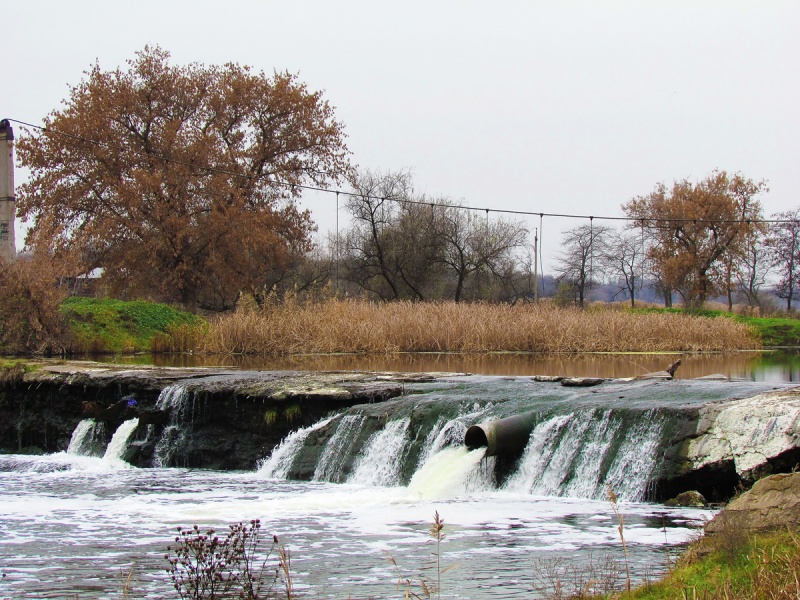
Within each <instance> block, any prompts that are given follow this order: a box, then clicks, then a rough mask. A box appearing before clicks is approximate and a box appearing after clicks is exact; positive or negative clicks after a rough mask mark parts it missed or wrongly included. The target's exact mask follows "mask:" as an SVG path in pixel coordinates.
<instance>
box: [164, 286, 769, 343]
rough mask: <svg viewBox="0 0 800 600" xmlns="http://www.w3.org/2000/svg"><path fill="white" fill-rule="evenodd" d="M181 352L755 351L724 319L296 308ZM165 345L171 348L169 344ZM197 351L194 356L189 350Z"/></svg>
mask: <svg viewBox="0 0 800 600" xmlns="http://www.w3.org/2000/svg"><path fill="white" fill-rule="evenodd" d="M180 337H181V339H180V340H176V341H175V343H174V346H177V347H182V348H184V349H187V350H188V349H192V350H194V351H197V352H206V353H217V354H226V353H230V354H261V355H287V354H318V353H367V354H381V353H396V352H669V351H683V352H694V351H730V350H741V349H754V348H758V347H759V342H758V341H757V340H756V338H755V336H754V335H753V334H752V333H751V331H750V329H749V328H748V327H747V326H745V325H742V324H739V323H736V322H734V321H732V320H730V319H726V318H716V319H709V318H703V317H694V316H688V315H683V314H636V313H630V312H626V311H621V310H613V309H612V310H602V309H596V308H595V309H592V310H585V311H581V310H578V309H570V308H556V307H553V306H551V305H549V304H538V305H534V304H525V305H517V306H510V305H507V304H457V303H455V302H424V303H423V302H392V303H384V304H376V303H371V302H366V301H361V300H348V299H345V300H340V299H329V300H325V301H322V302H318V303H299V302H297V301H294V300H291V299H290V300H289V301H287V302H284V303H282V304H271V305H267V306H265V307H264V308H263V309H256V310H253V309H245V310H239V311H237V312H235V313H231V314H227V315H224V316H221V317H219V318H218V319H216V320H215V321H213V322H212V323H211V324H210V326H209V327H208V330H207V331H205V332H203V333H202V335H198V336H191V335H187V334H186V332H182V335H181V336H180ZM165 345H167V344H165ZM187 346H192V348H187Z"/></svg>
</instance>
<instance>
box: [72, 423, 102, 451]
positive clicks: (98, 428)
mask: <svg viewBox="0 0 800 600" xmlns="http://www.w3.org/2000/svg"><path fill="white" fill-rule="evenodd" d="M106 439H107V438H106V426H105V423H102V422H101V423H96V422H95V420H94V419H83V420H82V421H81V422H80V423H78V425H77V426H76V427H75V430H74V431H73V432H72V436H71V437H70V440H69V446H67V454H74V455H76V456H100V455H102V452H103V451H102V448H103V447H104V446H105V442H106Z"/></svg>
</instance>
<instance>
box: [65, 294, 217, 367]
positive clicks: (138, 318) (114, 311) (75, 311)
mask: <svg viewBox="0 0 800 600" xmlns="http://www.w3.org/2000/svg"><path fill="white" fill-rule="evenodd" d="M61 312H62V313H63V314H64V316H65V317H66V318H67V321H68V323H69V328H70V331H71V333H72V337H73V340H74V341H73V348H72V350H73V351H74V352H78V353H82V352H89V353H93V352H101V353H102V352H115V353H116V352H139V351H150V350H151V346H152V342H153V338H154V337H155V336H157V335H158V334H163V333H165V332H166V331H167V330H168V328H170V327H177V326H181V325H195V324H197V323H199V322H200V321H202V319H200V318H199V317H197V316H195V315H192V314H191V313H187V312H183V311H180V310H177V309H175V308H172V307H171V306H167V305H166V304H156V303H154V302H145V301H143V300H133V301H123V300H110V299H106V300H99V299H96V298H81V297H77V296H73V297H70V298H67V299H66V300H65V301H64V303H63V304H62V305H61Z"/></svg>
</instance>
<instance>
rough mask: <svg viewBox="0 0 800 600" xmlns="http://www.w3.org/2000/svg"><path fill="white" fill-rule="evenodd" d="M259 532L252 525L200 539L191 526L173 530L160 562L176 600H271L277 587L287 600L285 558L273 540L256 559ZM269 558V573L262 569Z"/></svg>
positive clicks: (288, 579) (254, 523)
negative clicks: (163, 563) (165, 565)
mask: <svg viewBox="0 0 800 600" xmlns="http://www.w3.org/2000/svg"><path fill="white" fill-rule="evenodd" d="M260 530H261V522H260V521H259V520H258V519H255V520H252V521H250V522H249V523H236V524H234V525H231V526H230V527H229V532H228V535H227V536H226V537H224V538H220V537H219V536H217V535H215V533H216V532H215V530H214V529H209V530H207V531H206V532H205V533H204V532H202V531H201V530H200V528H199V527H198V526H197V525H195V526H194V527H192V528H191V529H183V528H182V527H178V535H177V536H176V537H175V546H174V547H172V546H168V547H167V554H166V555H165V556H164V558H166V559H167V561H169V568H168V569H167V573H169V576H170V579H171V580H172V584H173V587H174V588H175V590H176V591H177V592H178V596H179V597H180V598H193V599H199V598H209V599H213V598H230V597H234V598H243V599H246V600H257V599H259V598H272V597H275V594H274V590H275V587H276V586H277V585H279V584H282V585H283V592H284V597H285V598H287V599H290V598H293V597H294V590H293V587H292V580H291V574H290V557H289V552H288V551H287V550H286V549H284V548H283V547H281V546H280V545H279V544H278V538H277V537H275V536H273V538H272V544H271V546H270V548H269V550H268V551H267V553H266V555H262V554H261V548H260V545H261V538H260V535H259V534H260ZM273 552H275V553H276V554H277V563H276V564H275V565H274V568H273V567H272V566H270V567H268V566H267V563H268V561H269V559H270V556H271V555H272V554H273Z"/></svg>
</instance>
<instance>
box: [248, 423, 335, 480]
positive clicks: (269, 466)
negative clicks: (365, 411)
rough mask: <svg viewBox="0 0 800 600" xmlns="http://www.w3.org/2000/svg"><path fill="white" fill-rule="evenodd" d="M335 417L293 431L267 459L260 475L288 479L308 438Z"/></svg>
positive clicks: (261, 467)
mask: <svg viewBox="0 0 800 600" xmlns="http://www.w3.org/2000/svg"><path fill="white" fill-rule="evenodd" d="M334 418H335V417H328V418H326V419H322V420H321V421H318V422H317V423H315V424H314V425H311V426H310V427H304V428H301V429H298V430H297V431H293V432H292V433H290V434H289V435H288V436H286V437H285V438H284V439H283V441H282V442H281V443H280V445H278V447H277V448H275V449H274V450H273V451H272V454H270V456H269V458H267V459H265V460H264V461H263V462H262V463H261V464H260V465H259V468H258V473H259V475H261V476H262V477H268V478H273V479H286V478H287V477H288V475H289V472H290V470H291V468H292V464H293V463H294V459H295V456H296V455H297V452H298V451H299V450H300V448H302V447H303V443H304V442H305V441H306V438H308V436H309V435H310V434H311V432H313V431H317V430H319V429H322V428H323V427H325V426H326V425H327V424H328V423H330V422H331V421H333V419H334Z"/></svg>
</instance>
